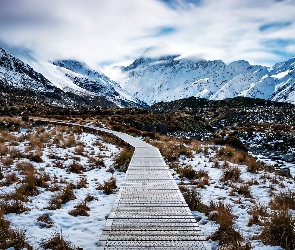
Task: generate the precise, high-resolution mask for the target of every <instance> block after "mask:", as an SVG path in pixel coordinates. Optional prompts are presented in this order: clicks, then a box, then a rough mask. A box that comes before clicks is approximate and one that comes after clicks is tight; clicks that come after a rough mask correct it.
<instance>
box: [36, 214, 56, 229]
mask: <svg viewBox="0 0 295 250" xmlns="http://www.w3.org/2000/svg"><path fill="white" fill-rule="evenodd" d="M37 221H38V222H39V225H40V228H44V227H45V228H51V227H52V225H53V224H54V222H53V221H52V219H51V218H50V214H46V213H45V214H42V215H40V216H39V217H38V218H37Z"/></svg>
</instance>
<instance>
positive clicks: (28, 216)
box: [0, 127, 125, 249]
mask: <svg viewBox="0 0 295 250" xmlns="http://www.w3.org/2000/svg"><path fill="white" fill-rule="evenodd" d="M34 130H35V129H33V131H31V132H28V131H27V130H26V129H22V132H20V133H19V132H18V133H13V134H14V136H16V137H18V138H19V137H20V136H22V135H24V136H26V137H28V135H29V134H32V135H36V134H35V131H34ZM46 130H47V132H49V133H51V132H52V131H53V130H55V128H54V127H52V128H48V127H47V128H46ZM63 136H64V137H66V136H68V134H67V132H63ZM74 136H75V140H76V144H77V146H73V147H65V148H63V147H60V146H58V145H56V144H51V143H49V144H48V145H46V144H47V143H44V148H42V149H41V150H42V152H43V155H42V156H41V158H42V160H43V161H44V162H43V163H36V162H32V161H30V160H28V159H21V160H15V161H14V163H13V164H11V166H10V167H9V168H4V171H3V174H4V176H7V175H9V174H10V173H11V172H15V173H16V174H17V176H18V178H20V180H21V179H23V178H24V176H23V175H21V174H20V173H19V172H18V171H17V163H18V162H31V163H32V164H33V165H34V167H35V169H36V171H37V172H39V173H46V174H48V175H50V179H51V181H49V182H48V184H49V188H50V187H53V186H55V185H56V186H61V187H65V186H66V185H67V184H69V183H71V184H77V183H78V182H79V180H81V178H85V179H86V180H87V182H88V185H87V187H85V188H79V189H77V188H75V189H74V194H75V196H76V199H74V200H71V201H69V202H67V203H65V204H63V205H62V208H60V209H56V210H50V209H48V206H49V200H50V199H51V197H52V196H53V195H54V194H57V193H58V192H59V191H50V190H48V189H45V188H39V190H40V194H39V195H37V196H30V201H29V202H25V203H24V205H25V206H26V207H28V208H29V209H30V211H27V212H24V213H21V214H18V215H16V214H15V213H10V214H8V215H6V216H5V219H6V220H9V221H10V222H11V226H12V228H15V229H19V230H25V231H26V236H27V242H28V243H29V244H30V245H31V246H32V247H33V248H34V249H40V242H41V241H42V239H45V240H46V239H49V238H50V237H51V236H52V235H53V234H54V233H55V232H59V233H60V232H62V235H63V237H64V238H65V239H67V240H68V241H70V242H71V243H72V244H73V245H75V246H76V247H80V248H83V249H95V247H96V245H97V243H98V242H99V237H100V235H101V232H102V230H103V228H104V225H105V222H106V217H107V216H108V214H109V212H110V210H111V207H112V203H113V201H114V199H115V196H116V194H110V195H106V194H104V193H103V192H102V191H101V190H96V188H97V187H98V184H99V183H103V181H105V180H108V179H109V178H110V177H112V176H113V177H115V178H116V181H117V186H118V187H120V184H121V182H122V179H123V178H124V175H125V173H119V172H116V171H115V173H114V174H111V173H110V172H107V171H106V170H107V169H109V167H110V166H112V164H113V162H114V157H115V156H116V155H118V153H119V152H120V151H121V150H122V148H118V147H117V146H115V145H114V144H110V143H106V142H104V141H103V139H102V137H100V136H97V135H93V134H89V133H82V134H74ZM53 140H54V138H51V139H50V142H52V141H53ZM5 144H6V145H7V146H8V147H9V148H10V149H12V148H15V149H16V150H19V151H20V152H22V153H25V152H26V151H27V150H26V149H27V148H28V147H29V144H30V142H29V141H28V140H24V141H23V142H20V143H19V145H17V146H9V145H11V143H7V142H6V143H5ZM60 145H61V146H62V142H61V143H60ZM79 145H83V149H84V150H83V153H82V154H83V155H81V154H80V153H79V154H78V153H77V148H78V147H79ZM91 157H93V158H94V159H100V160H101V159H103V162H104V164H105V167H98V166H94V167H91V166H90V165H91V164H90V158H91ZM93 158H92V159H93ZM73 161H75V162H77V163H79V164H80V165H82V166H84V167H85V168H86V171H84V172H83V173H82V174H76V173H70V172H67V171H66V168H67V166H69V165H70V164H72V163H73ZM57 162H62V165H63V166H64V167H62V168H59V167H57ZM2 165H3V164H2ZM4 180H5V178H4ZM54 182H55V183H54ZM19 185H21V182H18V183H14V184H12V185H9V186H2V187H0V195H5V194H8V193H11V192H14V191H15V189H16V187H17V186H19ZM61 189H62V188H61ZM87 195H91V196H93V197H94V198H95V199H94V200H93V201H90V202H87V206H88V207H89V208H90V211H89V212H88V213H89V216H77V217H74V216H71V215H70V214H68V213H69V212H70V211H71V210H73V209H74V206H76V205H77V204H79V203H81V202H82V201H83V200H84V199H85V197H86V196H87ZM43 214H49V217H50V221H52V222H53V224H52V225H50V224H44V223H41V222H38V221H37V219H38V217H39V216H41V215H43Z"/></svg>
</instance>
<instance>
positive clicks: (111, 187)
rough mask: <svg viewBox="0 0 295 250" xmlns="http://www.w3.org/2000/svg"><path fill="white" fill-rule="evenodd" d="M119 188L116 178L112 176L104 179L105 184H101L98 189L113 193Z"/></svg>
mask: <svg viewBox="0 0 295 250" xmlns="http://www.w3.org/2000/svg"><path fill="white" fill-rule="evenodd" d="M116 188H117V184H116V178H114V177H111V178H110V179H109V180H107V181H104V182H103V184H99V185H98V187H97V188H96V189H97V190H102V191H103V192H104V193H105V194H107V195H109V194H113V193H114V191H115V189H116Z"/></svg>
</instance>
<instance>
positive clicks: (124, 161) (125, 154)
mask: <svg viewBox="0 0 295 250" xmlns="http://www.w3.org/2000/svg"><path fill="white" fill-rule="evenodd" d="M132 155H133V152H132V150H130V149H129V148H124V149H123V151H122V152H121V153H120V154H119V155H117V156H116V157H115V160H114V168H115V169H117V170H119V171H120V172H126V171H127V169H128V166H129V163H130V161H131V158H132Z"/></svg>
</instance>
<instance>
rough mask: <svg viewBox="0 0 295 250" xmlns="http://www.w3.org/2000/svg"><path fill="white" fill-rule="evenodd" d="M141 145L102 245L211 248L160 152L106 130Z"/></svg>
mask: <svg viewBox="0 0 295 250" xmlns="http://www.w3.org/2000/svg"><path fill="white" fill-rule="evenodd" d="M102 131H104V132H107V133H112V134H114V135H115V136H117V137H119V138H121V139H122V140H124V141H125V142H127V143H128V144H130V145H132V146H133V147H134V148H135V152H134V155H133V157H132V160H131V162H130V165H129V168H128V171H127V173H126V177H125V181H124V183H123V184H122V185H121V188H120V190H119V192H118V194H117V197H116V200H115V202H114V204H113V207H112V210H111V213H110V215H109V217H108V219H107V222H106V225H105V228H104V230H103V232H102V235H101V237H100V241H99V242H100V246H99V248H98V249H178V250H179V249H186V250H188V249H194V250H197V249H207V248H206V247H205V244H204V241H205V238H204V236H203V234H202V232H201V230H200V228H199V227H198V225H197V223H196V220H195V219H194V217H193V215H192V213H191V211H190V209H189V207H188V205H187V204H186V202H185V200H184V198H183V196H182V194H181V192H180V190H179V188H178V186H177V184H176V182H175V180H174V179H173V177H172V175H171V173H170V172H169V168H168V166H167V165H166V164H165V162H164V159H163V157H162V156H161V154H160V152H159V150H158V149H157V148H155V147H153V146H151V145H149V144H147V143H145V142H143V141H140V140H138V139H136V138H134V137H132V136H129V135H126V134H124V133H120V132H114V131H110V130H105V129H102Z"/></svg>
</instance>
